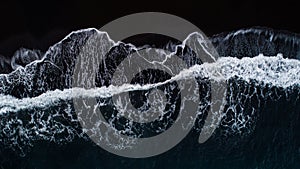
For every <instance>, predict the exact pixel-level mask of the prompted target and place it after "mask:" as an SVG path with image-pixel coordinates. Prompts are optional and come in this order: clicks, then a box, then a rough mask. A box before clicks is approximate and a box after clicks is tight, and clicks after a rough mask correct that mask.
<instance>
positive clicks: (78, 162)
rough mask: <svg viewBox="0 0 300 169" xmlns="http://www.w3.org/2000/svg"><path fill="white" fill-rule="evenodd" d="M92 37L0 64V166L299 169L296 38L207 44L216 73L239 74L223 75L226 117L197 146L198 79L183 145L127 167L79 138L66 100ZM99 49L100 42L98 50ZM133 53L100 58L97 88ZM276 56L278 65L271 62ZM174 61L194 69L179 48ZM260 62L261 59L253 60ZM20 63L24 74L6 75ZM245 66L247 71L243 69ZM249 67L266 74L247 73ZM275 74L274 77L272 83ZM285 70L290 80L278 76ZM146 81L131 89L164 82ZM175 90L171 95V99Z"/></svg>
mask: <svg viewBox="0 0 300 169" xmlns="http://www.w3.org/2000/svg"><path fill="white" fill-rule="evenodd" d="M97 33H98V32H97V31H96V30H94V29H88V30H84V31H78V32H74V33H72V34H70V35H69V36H68V37H66V38H65V39H64V40H62V41H61V42H59V43H57V44H56V45H54V46H53V47H50V48H49V50H48V51H47V52H46V53H45V54H44V53H42V52H40V51H30V50H25V49H21V50H20V51H18V52H16V54H15V55H14V56H13V57H12V60H9V59H8V60H7V59H6V60H3V59H2V60H1V61H0V63H1V64H0V66H1V67H0V72H1V73H3V74H2V75H0V94H2V95H1V97H0V99H1V100H2V103H1V104H0V119H1V121H0V168H38V169H39V168H43V169H44V168H51V169H52V168H95V169H96V168H104V169H106V168H149V169H150V168H151V169H152V168H172V169H182V168H190V169H192V168H193V169H194V168H195V169H196V168H197V169H198V168H205V169H209V168H212V169H218V168H220V169H226V168H228V169H241V168H243V169H256V168H259V169H275V168H289V169H297V168H299V167H300V134H299V130H300V99H299V93H300V90H299V89H300V81H299V76H300V73H298V72H299V70H300V67H299V65H300V63H299V59H300V45H299V42H300V36H299V35H297V34H293V33H289V32H282V31H281V32H280V31H275V30H271V29H266V28H254V29H246V30H239V31H236V32H232V33H222V34H219V35H215V36H213V37H212V38H211V41H212V43H213V45H214V46H215V48H216V49H217V51H218V53H219V55H220V56H221V57H226V58H227V60H226V59H223V60H222V59H221V60H219V61H218V63H220V64H221V65H223V67H222V68H224V69H226V68H228V67H230V66H232V69H234V70H236V71H238V72H239V73H237V74H234V73H228V74H227V77H228V78H227V82H226V83H227V91H228V93H227V95H226V105H225V109H224V111H223V113H224V114H225V115H224V117H223V118H222V120H221V123H220V125H219V127H218V128H217V129H216V130H215V131H214V133H213V135H212V136H211V137H210V138H209V140H207V141H206V142H205V143H203V144H199V143H198V137H199V134H200V133H201V129H202V127H203V125H204V121H205V118H206V116H207V108H208V107H209V106H208V105H209V101H208V99H209V97H210V96H209V93H210V92H209V91H210V85H209V83H208V82H207V79H201V78H200V79H198V82H199V84H201V86H202V88H201V90H200V91H201V94H200V97H201V99H202V100H201V101H202V103H199V104H200V105H203V107H204V108H203V109H201V110H200V111H202V112H203V113H200V114H199V116H198V117H197V120H196V123H195V124H194V127H193V129H192V130H191V132H190V133H189V134H188V135H187V137H185V138H184V139H183V140H182V141H181V142H180V143H179V144H178V145H177V146H175V147H174V148H172V149H171V150H169V151H167V152H165V153H163V154H160V155H158V156H154V157H150V158H144V159H132V158H125V157H120V156H117V155H114V154H111V153H109V152H107V151H105V150H103V149H101V148H100V147H98V146H97V145H96V144H95V143H93V142H92V141H91V140H90V139H89V137H88V136H87V135H86V134H85V133H84V132H83V131H82V128H81V126H80V124H79V122H78V120H77V116H76V113H75V109H74V106H73V102H72V98H71V97H68V94H69V93H68V89H71V88H72V80H71V79H72V75H73V69H74V65H75V60H76V58H77V57H78V55H79V54H80V50H81V49H82V46H84V44H85V43H86V41H87V40H88V38H89V37H90V36H92V35H94V34H97ZM156 38H157V37H156ZM158 38H161V39H162V40H161V41H159V42H153V44H154V45H157V46H158V47H162V46H164V47H165V42H166V43H167V42H168V41H166V40H165V37H158ZM131 40H132V39H131ZM128 41H130V40H128ZM107 43H109V42H108V41H105V40H104V41H103V44H104V45H105V44H107ZM178 43H179V42H177V41H176V40H174V39H173V40H172V39H171V42H170V43H168V46H166V47H165V48H167V49H169V50H173V51H174V50H175V46H176V45H175V44H178ZM153 44H152V45H153ZM139 45H141V44H139V43H137V46H139ZM143 45H145V44H143ZM135 50H137V49H136V48H133V47H132V46H130V45H128V44H123V43H121V44H119V45H117V46H115V47H113V48H112V49H111V50H110V52H109V54H108V60H106V66H107V67H106V68H104V66H102V67H101V66H100V69H99V73H98V74H97V76H96V77H97V78H96V85H97V86H98V87H101V86H109V85H110V82H111V76H112V74H113V72H114V70H115V69H116V67H117V66H118V64H119V63H120V62H121V61H122V58H123V59H124V58H126V57H127V56H128V54H130V53H131V52H133V51H135ZM279 53H281V54H282V56H283V57H281V55H280V56H277V55H278V54H279ZM177 54H178V56H180V57H181V58H182V59H183V60H184V61H186V62H187V63H188V64H190V65H191V66H192V65H195V64H201V61H200V60H197V59H196V57H195V53H193V52H192V51H191V50H190V49H188V48H182V49H179V50H178V51H177ZM259 54H263V55H264V56H262V55H261V56H260V57H257V56H258V55H259ZM269 56H277V57H269ZM246 57H250V58H248V60H247V58H246ZM41 58H43V59H42V60H41V61H38V62H32V61H34V60H36V59H41ZM120 58H121V60H118V59H120ZM236 58H239V59H240V60H239V59H236ZM242 58H244V60H243V59H242ZM251 58H252V59H251ZM241 59H242V60H241ZM245 59H246V60H245ZM31 62H32V63H31ZM260 62H262V63H265V64H260ZM29 63H31V64H29ZM20 65H21V66H25V65H27V66H26V67H25V68H24V69H22V68H19V69H17V70H15V71H13V70H14V69H15V68H16V67H18V66H20ZM243 66H244V67H243ZM247 67H252V68H253V69H249V70H251V71H247V69H246V68H247ZM258 68H260V69H261V70H262V71H263V72H265V73H264V74H258V75H256V74H255V73H258V72H256V71H255V70H257V69H258ZM227 71H228V72H230V70H227ZM233 72H234V71H233ZM274 72H275V74H276V73H277V74H278V75H281V76H279V77H277V78H275V79H274V77H276V76H275V75H273V74H272V73H274ZM286 72H288V73H290V74H292V75H291V76H287V75H288V74H286ZM4 73H6V74H4ZM158 74H159V73H158ZM277 74H276V75H277ZM264 76H265V77H264ZM141 77H144V78H141ZM145 77H147V74H146V75H145V74H144V76H140V78H137V79H136V81H137V83H140V84H145V83H157V82H159V81H163V80H166V79H169V78H170V77H169V76H167V75H166V77H165V76H163V74H159V75H156V76H154V77H153V79H152V81H151V80H148V79H147V78H146V80H145ZM164 77H165V78H164ZM270 77H271V78H270ZM285 77H286V78H285ZM150 79H151V78H150ZM150 81H151V82H150ZM168 85H171V84H168ZM56 89H59V90H56ZM54 90H56V91H54ZM49 91H52V92H53V91H54V93H53V95H51V92H50V94H49V95H42V94H45V93H46V92H49ZM55 92H56V93H55ZM135 92H137V91H135ZM135 92H133V93H132V94H133V95H135ZM174 92H175V94H174V95H176V92H178V91H174ZM136 94H137V95H139V94H138V93H136ZM174 95H172V94H171V95H170V97H172V96H174ZM11 96H13V97H11ZM133 97H134V96H133ZM17 98H18V99H19V100H17ZM26 98H27V100H26ZM34 98H37V99H36V100H34ZM137 100H138V99H137ZM141 100H142V99H141ZM175 102H176V100H175ZM136 104H138V103H136ZM174 104H175V103H174ZM107 105H108V106H109V103H108V104H107ZM165 123H166V122H163V123H162V124H165ZM160 124H161V123H159V124H157V125H160ZM167 125H171V124H167ZM150 130H153V129H151V128H150ZM160 132H163V131H160ZM152 134H153V133H152ZM154 134H155V133H154ZM156 134H157V133H156ZM146 136H147V135H146Z"/></svg>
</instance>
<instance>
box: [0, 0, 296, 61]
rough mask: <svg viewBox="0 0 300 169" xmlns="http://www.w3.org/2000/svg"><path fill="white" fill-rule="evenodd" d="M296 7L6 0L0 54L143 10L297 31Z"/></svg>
mask: <svg viewBox="0 0 300 169" xmlns="http://www.w3.org/2000/svg"><path fill="white" fill-rule="evenodd" d="M299 9H300V8H299V6H298V5H297V2H296V1H295V2H287V1H280V2H275V1H270V2H265V1H261V0H252V1H250V0H247V1H216V0H205V1H201V0H198V1H190V0H181V1H175V0H174V1H164V0H141V1H129V0H126V1H125V0H123V1H117V0H84V1H78V0H73V1H70V0H69V1H59V0H51V1H50V0H47V1H42V0H40V1H32V0H31V1H23V0H9V1H6V2H1V4H0V23H1V26H0V54H2V55H4V56H11V55H12V54H13V53H14V51H16V50H17V49H19V48H20V47H26V48H30V49H33V48H36V49H41V50H43V51H45V50H47V48H48V47H49V46H50V45H53V44H54V43H56V42H58V41H59V40H61V39H62V38H63V37H65V36H66V35H67V34H68V33H70V32H71V31H73V30H78V29H82V28H88V27H95V28H100V27H101V26H103V25H104V24H106V23H108V22H110V21H112V20H114V19H117V18H119V17H122V16H124V15H128V14H132V13H136V12H146V11H151V12H166V13H170V14H174V15H177V16H180V17H183V18H185V19H187V20H189V21H190V22H192V23H193V24H195V25H196V26H198V27H199V28H200V29H201V30H202V31H203V32H204V33H205V34H206V35H208V36H212V35H214V34H217V33H221V32H224V31H225V32H227V31H234V30H237V29H240V28H248V27H252V26H264V27H271V28H273V29H279V30H287V31H291V32H295V33H300V26H299V24H298V22H300V20H299V18H298V16H299Z"/></svg>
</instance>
